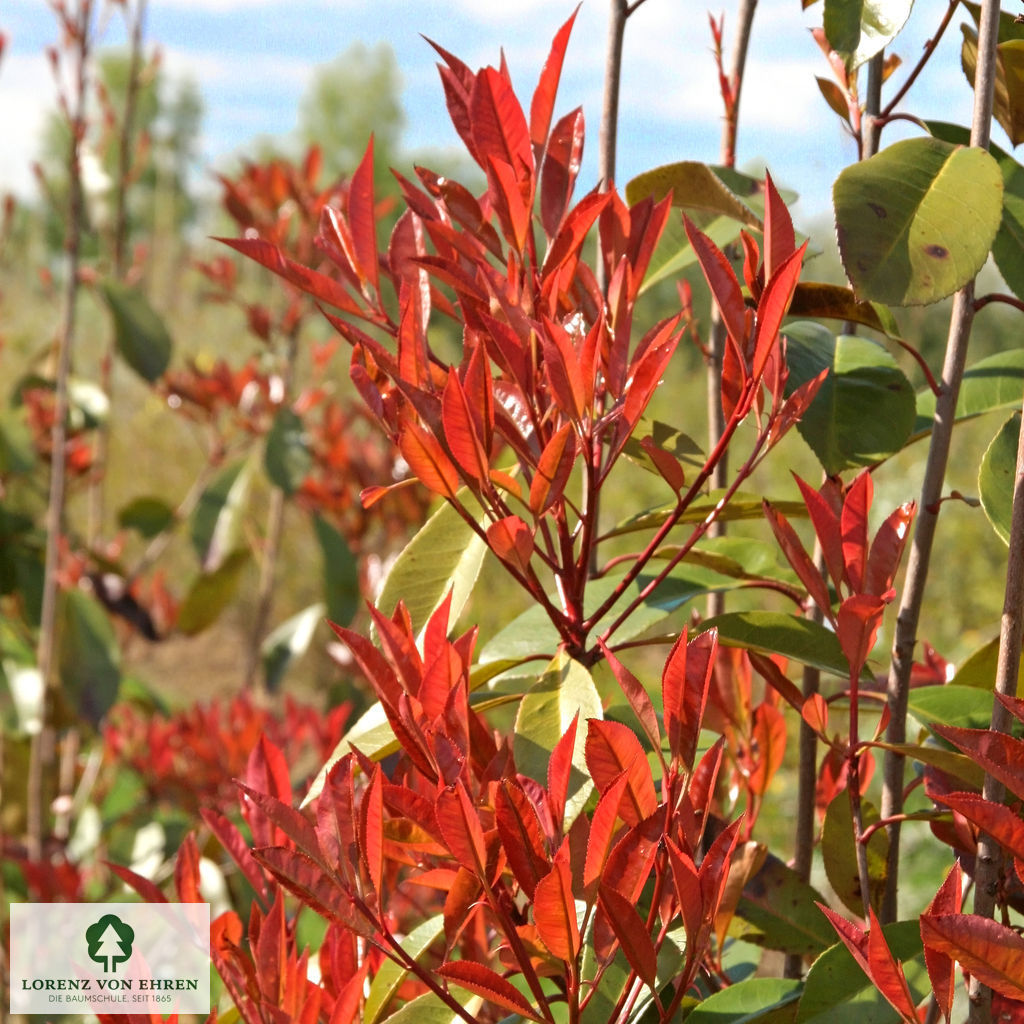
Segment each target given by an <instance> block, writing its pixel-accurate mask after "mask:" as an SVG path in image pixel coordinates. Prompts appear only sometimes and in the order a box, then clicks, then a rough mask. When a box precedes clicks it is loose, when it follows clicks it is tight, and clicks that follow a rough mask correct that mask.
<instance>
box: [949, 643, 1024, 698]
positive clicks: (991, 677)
mask: <svg viewBox="0 0 1024 1024" xmlns="http://www.w3.org/2000/svg"><path fill="white" fill-rule="evenodd" d="M998 664H999V637H998V636H994V637H993V638H992V639H991V640H989V642H988V643H987V644H982V645H981V647H979V648H978V649H977V650H976V651H973V652H972V653H971V654H970V655H969V656H968V657H967V660H966V661H964V662H962V663H961V665H960V667H959V668H958V669H957V670H956V675H955V676H953V678H952V679H951V680H950V682H951V683H952V684H953V685H955V686H969V687H971V688H972V689H981V690H989V691H992V690H995V688H996V667H997V665H998ZM1017 692H1018V693H1024V662H1021V665H1020V668H1019V670H1018V672H1017Z"/></svg>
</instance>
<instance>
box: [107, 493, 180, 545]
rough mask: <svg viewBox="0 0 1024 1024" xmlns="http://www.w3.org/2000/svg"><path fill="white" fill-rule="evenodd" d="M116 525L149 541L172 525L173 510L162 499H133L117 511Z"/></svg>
mask: <svg viewBox="0 0 1024 1024" xmlns="http://www.w3.org/2000/svg"><path fill="white" fill-rule="evenodd" d="M117 524H118V526H120V527H121V529H123V530H136V531H137V532H138V533H139V534H140V535H141V536H143V537H145V538H146V540H149V539H150V538H151V537H155V536H157V534H160V533H163V532H164V530H169V529H170V528H171V527H172V526H173V525H174V509H173V508H171V506H170V505H168V504H167V502H166V501H164V500H163V499H162V498H153V497H141V498H135V499H133V500H132V501H130V502H128V504H127V505H124V506H123V507H122V508H120V509H119V510H118V513H117Z"/></svg>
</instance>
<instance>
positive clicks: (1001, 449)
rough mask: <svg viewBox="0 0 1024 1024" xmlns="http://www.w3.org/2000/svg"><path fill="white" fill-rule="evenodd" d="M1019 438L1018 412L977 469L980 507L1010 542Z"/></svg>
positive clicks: (1002, 428)
mask: <svg viewBox="0 0 1024 1024" xmlns="http://www.w3.org/2000/svg"><path fill="white" fill-rule="evenodd" d="M1019 437H1020V413H1019V412H1015V413H1014V414H1013V415H1012V416H1011V417H1010V418H1009V419H1008V420H1007V421H1006V422H1005V423H1004V424H1003V425H1002V426H1001V427H1000V428H999V432H998V433H997V434H996V436H995V437H994V438H992V443H991V444H990V445H989V446H988V448H987V450H986V451H985V455H984V456H983V458H982V460H981V468H980V469H979V470H978V493H979V496H980V497H981V507H982V508H983V509H984V510H985V515H986V516H988V521H989V522H990V523H991V524H992V528H993V529H994V530H995V531H996V533H997V534H999V536H1000V537H1001V538H1002V540H1003V542H1004V543H1006V544H1009V542H1010V521H1011V519H1012V515H1013V490H1014V481H1015V479H1016V475H1017V447H1018V439H1019Z"/></svg>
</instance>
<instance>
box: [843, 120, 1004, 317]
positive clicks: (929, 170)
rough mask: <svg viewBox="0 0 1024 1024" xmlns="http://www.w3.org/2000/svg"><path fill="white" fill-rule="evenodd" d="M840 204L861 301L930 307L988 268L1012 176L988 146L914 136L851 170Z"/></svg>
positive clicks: (847, 256) (846, 257)
mask: <svg viewBox="0 0 1024 1024" xmlns="http://www.w3.org/2000/svg"><path fill="white" fill-rule="evenodd" d="M833 201H834V205H835V213H836V232H837V235H838V239H839V251H840V255H841V256H842V260H843V266H844V267H845V269H846V274H847V276H848V277H849V279H850V281H851V283H852V284H853V287H854V290H855V291H856V292H857V295H858V297H860V298H864V299H872V300H874V301H876V302H883V303H886V304H888V305H895V306H914V305H924V304H927V303H929V302H936V301H938V300H939V299H942V298H944V297H945V296H947V295H951V294H952V293H953V292H955V291H956V290H957V289H958V288H960V287H962V286H963V285H965V284H967V282H968V281H970V280H972V279H973V278H974V277H975V275H976V274H977V273H978V271H979V270H980V269H981V268H982V266H983V265H984V263H985V260H986V259H987V257H988V253H989V249H990V248H991V246H992V242H993V240H994V239H995V236H996V231H997V230H998V229H999V224H1000V220H1001V217H1002V208H1003V177H1002V174H1001V173H1000V170H999V165H998V164H997V163H996V162H995V160H994V159H993V158H992V157H991V156H989V154H988V153H987V152H986V151H985V150H983V149H978V148H974V147H957V146H954V145H951V144H950V143H947V142H943V141H941V140H940V139H935V138H917V139H906V140H904V141H902V142H897V143H895V144H894V145H892V146H889V147H888V149H885V150H883V151H882V152H881V153H879V154H877V155H876V156H873V157H871V158H870V159H869V160H864V161H862V162H860V163H857V164H852V165H851V166H849V167H847V168H846V169H845V170H844V171H843V172H842V173H841V174H840V175H839V177H838V178H837V179H836V183H835V186H834V188H833Z"/></svg>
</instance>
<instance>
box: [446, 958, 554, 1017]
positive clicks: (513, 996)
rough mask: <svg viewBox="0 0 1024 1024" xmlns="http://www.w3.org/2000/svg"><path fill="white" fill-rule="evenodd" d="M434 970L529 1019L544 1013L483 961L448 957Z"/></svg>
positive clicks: (489, 1000)
mask: <svg viewBox="0 0 1024 1024" xmlns="http://www.w3.org/2000/svg"><path fill="white" fill-rule="evenodd" d="M437 973H438V974H440V975H441V977H442V978H447V979H448V980H449V981H452V982H454V983H455V984H456V985H459V986H460V987H462V988H464V989H468V990H469V991H470V992H474V993H476V995H478V996H483V998H484V999H486V1000H487V1001H488V1002H491V1003H494V1004H495V1005H496V1006H500V1007H501V1008H502V1009H504V1010H509V1011H511V1012H512V1013H517V1014H519V1015H520V1016H522V1017H529V1019H530V1020H537V1021H542V1020H544V1018H543V1017H540V1016H538V1015H537V1012H536V1011H535V1010H534V1009H533V1007H532V1006H530V1004H529V1003H528V1002H527V1001H526V999H525V997H524V996H523V995H522V993H521V992H520V991H519V989H517V988H516V987H515V985H513V984H512V982H510V981H507V980H506V979H505V978H503V977H502V976H501V975H500V974H496V973H495V972H494V971H492V970H491V969H490V968H489V967H485V966H484V965H483V964H478V963H474V962H472V961H471V960H448V961H446V962H445V963H443V964H441V966H440V967H438V969H437Z"/></svg>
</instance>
